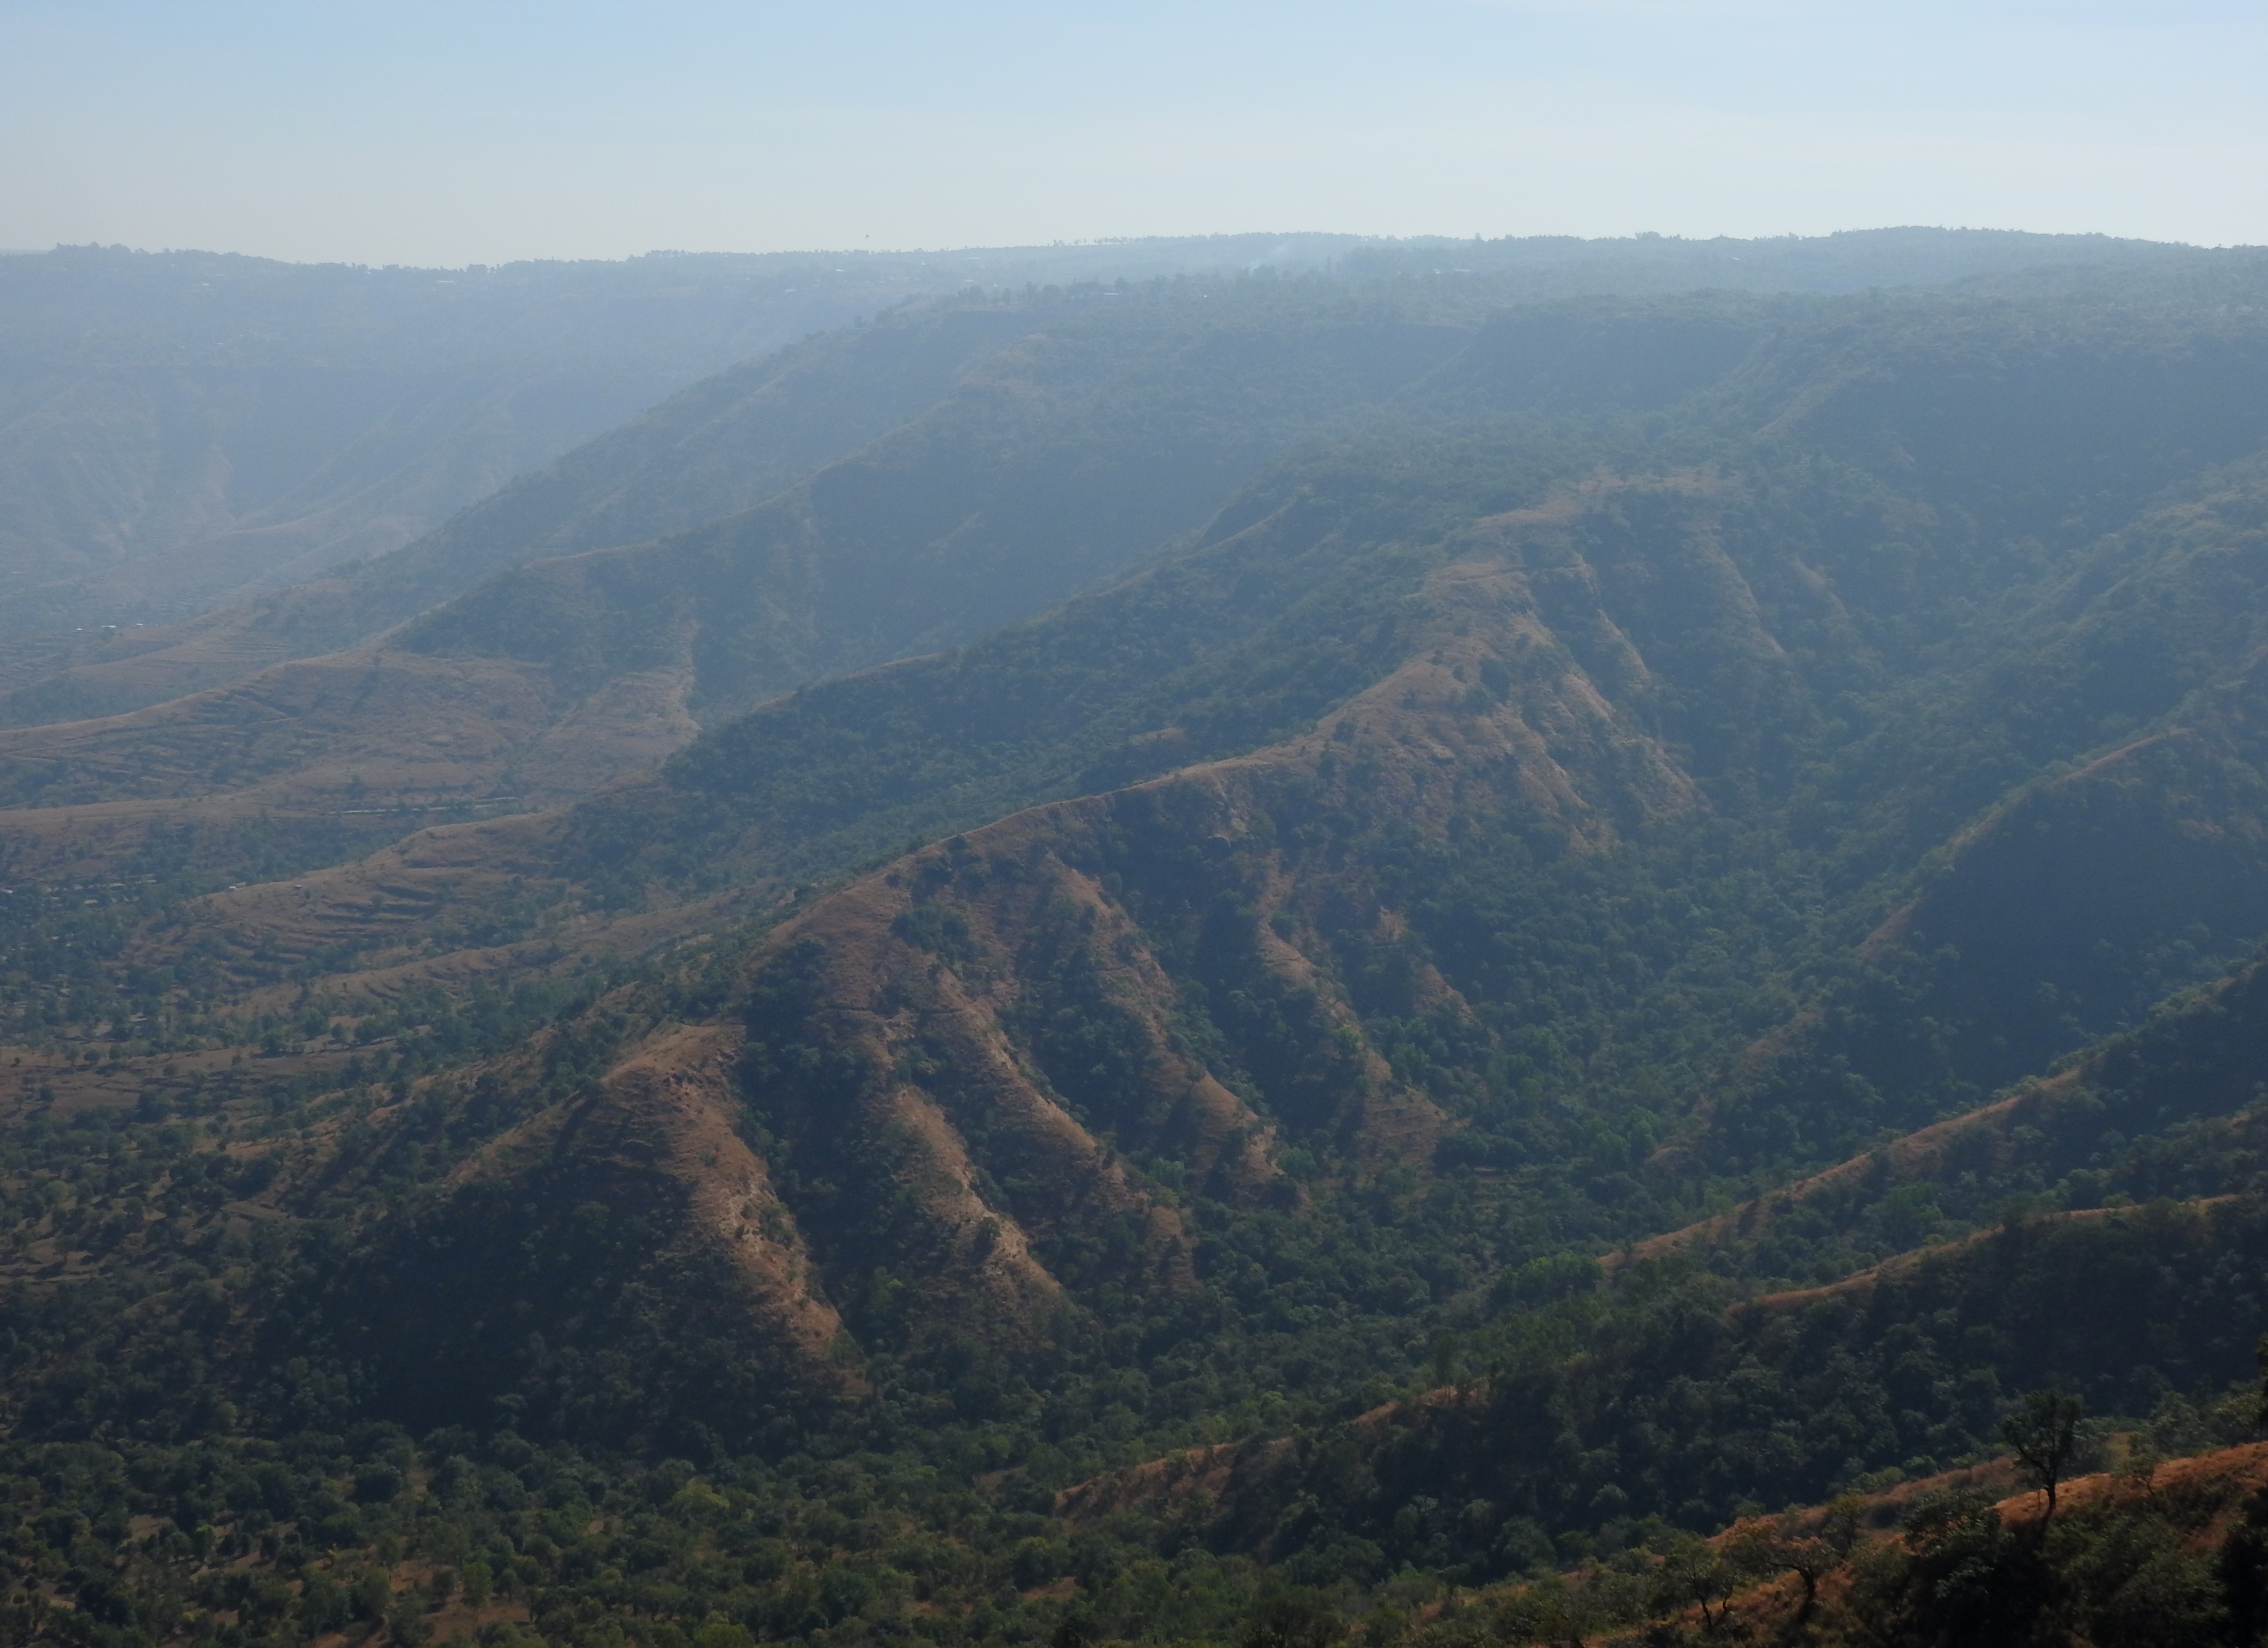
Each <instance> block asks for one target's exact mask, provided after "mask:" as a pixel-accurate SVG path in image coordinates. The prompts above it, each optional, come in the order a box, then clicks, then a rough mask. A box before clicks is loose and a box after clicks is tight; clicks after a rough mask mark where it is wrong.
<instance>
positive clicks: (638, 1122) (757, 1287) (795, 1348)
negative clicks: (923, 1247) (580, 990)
mask: <svg viewBox="0 0 2268 1648" xmlns="http://www.w3.org/2000/svg"><path fill="white" fill-rule="evenodd" d="M739 1052H740V1048H739V1045H738V1037H737V1035H736V1034H735V1033H734V1032H733V1031H732V1030H731V1029H729V1028H720V1027H717V1026H698V1027H696V1026H671V1027H669V1028H667V1029H666V1030H663V1031H661V1032H659V1034H655V1035H653V1036H652V1037H650V1038H648V1039H647V1040H646V1041H644V1043H643V1044H642V1045H641V1046H640V1047H639V1048H638V1049H637V1052H636V1053H634V1054H633V1055H632V1056H630V1057H629V1058H627V1059H625V1060H623V1061H622V1063H620V1064H618V1065H617V1066H616V1067H615V1069H614V1070H612V1071H611V1072H610V1073H609V1074H608V1078H607V1079H606V1082H605V1084H604V1085H603V1086H602V1087H601V1088H600V1091H599V1092H597V1093H593V1094H592V1095H590V1096H588V1097H586V1098H584V1099H581V1100H576V1101H574V1102H572V1103H571V1104H567V1105H563V1106H559V1107H555V1108H553V1109H551V1110H548V1111H546V1112H544V1113H543V1114H541V1115H539V1116H537V1117H536V1118H534V1120H533V1121H530V1122H527V1123H525V1124H523V1125H522V1126H520V1127H519V1128H516V1129H513V1130H512V1132H510V1133H508V1134H506V1135H504V1137H501V1138H499V1139H497V1141H495V1142H494V1143H493V1144H490V1146H489V1147H488V1148H487V1149H486V1150H484V1151H482V1152H481V1154H480V1155H478V1156H477V1157H475V1158H474V1159H472V1160H471V1161H469V1162H468V1163H467V1164H466V1165H465V1166H463V1167H462V1168H460V1170H459V1171H458V1172H457V1173H455V1174H453V1176H452V1178H451V1180H450V1181H449V1183H448V1186H447V1187H446V1188H447V1190H448V1191H449V1192H451V1193H456V1194H461V1193H462V1192H463V1191H465V1190H466V1189H467V1188H471V1187H474V1186H503V1187H505V1188H507V1189H509V1188H511V1187H512V1186H513V1185H514V1184H515V1183H516V1182H517V1181H522V1180H524V1179H526V1178H527V1175H528V1174H529V1173H530V1170H531V1169H534V1168H547V1167H554V1166H556V1164H557V1163H558V1162H559V1161H560V1159H563V1158H572V1159H577V1160H578V1161H579V1162H581V1163H582V1164H583V1165H585V1166H586V1167H595V1168H597V1169H598V1170H599V1175H598V1176H600V1177H602V1178H604V1179H606V1180H609V1181H615V1182H617V1183H619V1182H620V1181H623V1180H626V1179H634V1180H637V1181H644V1185H645V1187H646V1188H647V1189H648V1190H649V1191H650V1192H651V1193H652V1194H651V1195H649V1196H645V1197H643V1198H639V1199H642V1200H647V1201H652V1200H653V1199H655V1197H656V1196H658V1197H659V1201H660V1202H661V1203H663V1204H664V1205H665V1206H666V1207H667V1208H668V1209H669V1210H670V1212H671V1214H672V1216H673V1218H672V1225H673V1226H674V1228H673V1229H672V1230H671V1232H670V1233H669V1235H668V1236H666V1238H665V1240H664V1244H663V1251H662V1252H661V1253H660V1254H659V1255H658V1256H657V1259H658V1262H659V1265H660V1267H661V1268H662V1269H668V1268H669V1265H670V1260H671V1254H670V1251H669V1250H670V1248H672V1247H674V1246H676V1245H678V1244H685V1245H688V1246H699V1247H703V1248H706V1249H708V1250H710V1251H711V1252H715V1253H721V1254H724V1255H725V1257H726V1258H727V1260H728V1262H729V1271H730V1274H731V1275H732V1276H733V1278H734V1279H735V1281H736V1282H737V1283H738V1284H739V1287H740V1298H739V1299H736V1300H733V1301H729V1302H726V1301H710V1303H711V1305H712V1306H719V1305H721V1306H723V1307H724V1308H725V1309H727V1310H733V1311H736V1312H737V1313H740V1314H741V1315H742V1317H743V1318H744V1320H745V1321H746V1322H747V1325H748V1327H749V1328H750V1330H751V1332H752V1335H753V1336H754V1337H755V1338H757V1339H760V1340H762V1342H763V1343H765V1344H767V1345H768V1346H769V1347H770V1348H771V1350H773V1352H774V1353H775V1354H776V1355H777V1356H778V1357H780V1358H781V1360H782V1362H783V1364H784V1367H785V1369H786V1370H787V1371H789V1372H790V1373H791V1375H792V1377H794V1378H796V1379H801V1380H804V1381H807V1382H809V1383H811V1384H814V1385H815V1386H817V1387H821V1388H831V1389H835V1390H837V1391H839V1392H848V1391H849V1390H851V1389H852V1388H855V1387H856V1386H857V1384H858V1379H857V1376H856V1374H855V1373H853V1372H850V1371H848V1369H847V1368H846V1365H844V1363H843V1361H842V1359H841V1358H840V1357H838V1356H837V1355H836V1342H837V1340H838V1338H839V1337H840V1335H841V1334H842V1331H843V1322H842V1319H841V1318H840V1317H839V1316H837V1315H836V1312H835V1309H834V1307H833V1306H831V1305H829V1304H828V1303H827V1301H826V1299H824V1298H823V1297H822V1296H821V1294H820V1292H819V1291H818V1288H817V1285H816V1284H817V1276H816V1271H815V1267H814V1264H813V1262H812V1260H811V1256H810V1254H809V1252H808V1251H807V1250H806V1247H805V1246H804V1244H803V1242H802V1240H801V1238H800V1237H799V1234H798V1232H797V1231H796V1229H795V1225H794V1221H793V1219H792V1218H790V1217H789V1216H788V1214H787V1212H786V1210H785V1209H784V1206H783V1205H782V1203H781V1202H780V1199H779V1196H778V1193H777V1190H776V1189H775V1188H774V1187H773V1185H772V1183H771V1180H770V1173H769V1172H768V1171H767V1169H766V1168H765V1166H764V1164H763V1163H762V1161H760V1160H759V1159H757V1158H756V1157H755V1154H754V1153H753V1152H752V1151H750V1150H749V1149H748V1147H747V1144H746V1143H745V1142H744V1141H743V1140H742V1139H741V1137H740V1133H739V1132H738V1131H737V1130H736V1129H735V1128H734V1126H733V1120H734V1117H735V1115H736V1114H737V1112H738V1110H739V1106H740V1100H739V1095H738V1093H736V1091H735V1087H734V1081H733V1066H734V1063H735V1061H736V1059H737V1058H738V1056H739Z"/></svg>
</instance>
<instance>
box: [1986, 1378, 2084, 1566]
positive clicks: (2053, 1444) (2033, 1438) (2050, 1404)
mask: <svg viewBox="0 0 2268 1648" xmlns="http://www.w3.org/2000/svg"><path fill="white" fill-rule="evenodd" d="M2085 1411H2086V1405H2085V1404H2084V1403H2082V1402H2080V1399H2079V1398H2078V1397H2076V1396H2074V1395H2073V1394H2070V1393H2069V1392H2068V1391H2060V1390H2057V1389H2055V1388H2054V1387H2049V1388H2048V1389H2046V1390H2036V1391H2027V1392H2026V1393H2025V1394H2024V1400H2023V1402H2022V1403H2021V1406H2019V1407H2018V1408H2017V1409H2016V1411H2015V1412H2014V1413H2013V1414H2010V1415H2009V1416H2007V1418H2006V1419H2004V1420H2002V1421H2001V1422H2000V1436H2001V1438H2002V1439H2003V1440H2005V1441H2006V1442H2007V1445H2008V1446H2010V1447H2011V1448H2013V1449H2014V1451H2015V1455H2016V1464H2017V1466H2018V1468H2020V1469H2021V1471H2022V1472H2023V1474H2024V1475H2025V1476H2026V1477H2027V1478H2028V1479H2029V1481H2030V1482H2032V1484H2033V1485H2034V1486H2035V1487H2038V1488H2043V1489H2045V1490H2047V1496H2048V1504H2047V1511H2046V1512H2045V1514H2044V1515H2043V1516H2042V1517H2041V1518H2040V1528H2041V1531H2042V1533H2043V1534H2044V1533H2045V1532H2046V1529H2047V1525H2048V1523H2049V1522H2050V1521H2051V1519H2053V1518H2054V1516H2055V1510H2056V1489H2057V1486H2058V1484H2059V1483H2060V1482H2062V1481H2063V1478H2064V1473H2065V1471H2066V1469H2067V1468H2069V1466H2070V1464H2071V1456H2072V1451H2073V1448H2075V1447H2076V1446H2078V1442H2079V1421H2080V1415H2081V1414H2082V1413H2083V1412H2085Z"/></svg>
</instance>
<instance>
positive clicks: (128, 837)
mask: <svg viewBox="0 0 2268 1648" xmlns="http://www.w3.org/2000/svg"><path fill="white" fill-rule="evenodd" d="M683 688H684V677H683V674H682V673H681V672H679V671H673V670H666V669H663V670H650V671H643V672H638V673H633V674H628V675H622V676H617V677H615V678H613V679H610V680H608V681H602V682H601V683H600V684H599V685H598V686H597V688H595V689H593V690H588V691H582V692H578V691H577V690H575V689H573V688H563V687H562V686H561V685H560V683H558V682H557V681H555V680H554V679H553V676H552V673H551V671H550V670H549V668H548V667H547V666H541V665H528V664H520V663H512V662H507V661H504V660H498V659H489V658H427V657H423V656H420V655H417V654H414V653H405V652H401V651H390V650H387V649H385V648H383V647H379V646H372V647H365V648H359V649H357V650H356V651H350V652H342V653H336V654H333V655H331V656H329V657H327V658H308V659H301V660H298V661H294V662H291V663H288V664H283V665H279V666H275V667H273V668H270V669H268V670H265V671H262V672H261V673H260V674H258V675H255V676H253V677H252V678H250V679H249V680H247V681H239V682H237V683H235V684H233V685H231V686H228V687H223V688H214V689H211V690H210V691H207V692H203V693H199V694H195V695H192V696H190V697H188V698H184V699H178V700H175V701H174V702H173V703H166V704H161V705H158V706H155V707H153V708H151V709H148V710H136V711H135V712H133V713H131V714H129V715H123V716H116V717H108V718H106V719H103V720H98V721H80V722H68V723H64V724H62V725H54V726H42V727H29V728H18V729H14V730H12V731H7V732H0V800H4V801H5V802H6V803H8V804H9V805H8V807H7V810H6V811H4V812H0V842H5V843H6V846H7V848H8V849H9V850H10V851H11V855H12V856H11V859H10V863H11V867H12V873H14V874H17V875H19V876H24V875H38V874H42V873H55V874H62V873H68V872H70V871H71V870H73V869H75V868H77V867H80V866H83V865H85V864H95V863H99V862H101V861H103V860H105V859H111V858H115V857H122V856H124V855H126V854H128V853H130V852H131V851H132V850H134V849H135V847H136V845H137V843H138V842H139V841H140V839H141V838H143V837H144V836H145V835H148V834H149V833H150V832H151V831H153V830H158V829H175V828H180V827H183V826H189V827H195V828H200V829H203V830H216V829H217V830H219V831H221V832H225V831H227V830H229V829H231V828H244V827H246V826H247V825H248V824H250V823H252V822H254V820H259V819H260V818H261V816H262V815H280V816H290V817H294V818H298V819H302V820H308V819H320V820H328V821H329V822H330V823H331V824H332V826H333V827H334V828H335V829H336V830H337V831H338V833H339V834H340V835H342V838H344V839H348V840H351V839H352V838H353V837H354V836H356V835H362V836H364V837H365V839H368V838H370V837H372V836H375V837H378V838H379V839H383V838H384V837H385V836H387V835H398V834H399V833H400V832H401V829H402V828H405V827H412V828H414V826H415V824H416V821H417V820H418V818H419V817H420V816H421V813H422V810H425V809H431V808H432V807H435V806H448V805H468V804H475V803H485V804H490V805H498V806H543V805H547V804H549V803H551V802H555V801H558V800H562V799H565V798H571V797H574V796H578V795H582V794H586V793H588V792H589V791H592V790H593V789H596V788H598V787H599V786H600V784H605V783H606V782H608V780H609V779H612V778H615V777H617V776H621V775H622V774H624V773H626V772H630V771H635V770H637V769H640V768H644V767H647V766H651V765H652V763H653V762H655V761H659V760H660V759H661V758H662V757H663V756H665V755H666V754H669V753H670V752H671V751H672V750H674V749H675V748H677V747H679V746H680V745H681V744H682V743H683V742H684V741H685V740H686V739H688V738H689V737H691V736H692V734H693V732H694V730H695V729H694V726H693V724H692V722H691V720H690V719H689V717H687V716H686V714H685V710H684V704H683Z"/></svg>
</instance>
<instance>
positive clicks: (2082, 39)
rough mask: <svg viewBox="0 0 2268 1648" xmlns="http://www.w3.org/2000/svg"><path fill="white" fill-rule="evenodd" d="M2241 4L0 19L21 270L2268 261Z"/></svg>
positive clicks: (615, 9) (803, 9) (1229, 3)
mask: <svg viewBox="0 0 2268 1648" xmlns="http://www.w3.org/2000/svg"><path fill="white" fill-rule="evenodd" d="M2264 65H2268V4H2263V3H2262V0H2249V3H2247V4H2235V3H2233V0H2211V3H2203V0H2199V3H2190V0H2155V3H2154V4H2128V3H2125V0H2121V3H2119V4H2108V3H2095V0H2053V3H2049V0H2027V3H2025V4H1995V3H1994V0H1967V3H1966V4H1937V3H1936V0H1904V3H1903V4H1896V5H1889V4H1871V3H1868V4H1858V3H1852V4H1823V3H1819V0H1746V3H1742V0H1404V3H1403V4H1355V3H1352V0H1303V3H1302V4H1277V3H1276V0H1209V3H1208V4H1185V3H1184V0H1125V3H1123V4H1088V3H1086V0H1073V3H1058V4H1017V3H1015V0H919V3H910V0H832V3H830V4H761V3H754V4H703V3H700V0H647V4H640V5H636V6H630V5H622V4H584V3H580V0H542V4H534V3H531V0H451V3H450V4H427V3H426V0H383V3H382V4H378V3H372V0H290V3H289V4H242V3H239V0H48V3H44V4H42V3H39V0H0V246H6V247H37V246H48V245H51V244H54V243H55V242H58V241H71V242H84V241H88V240H99V241H103V242H124V243H126V244H128V245H132V246H149V247H159V246H200V247H208V248H212V249H216V250H223V251H242V252H256V253H262V254H269V255H271V256H276V257H285V258H294V259H346V260H350V261H362V262H372V263H382V262H404V263H412V262H415V263H464V262H474V261H489V262H493V261H504V260H508V259H511V258H515V257H535V256H559V257H563V256H618V255H622V254H629V253H634V252H643V251H647V250H651V249H654V248H658V247H676V248H683V249H689V250H742V251H760V250H773V249H781V248H791V247H805V246H829V247H858V246H873V247H875V248H877V249H880V248H884V247H899V246H968V245H1002V244H1008V243H1015V242H1032V241H1048V240H1055V239H1088V238H1094V237H1101V236H1110V235H1141V234H1187V233H1204V232H1216V231H1237V230H1256V229H1265V230H1295V229H1318V230H1345V231H1355V232H1368V233H1381V234H1415V233H1441V234H1458V235H1469V234H1486V235H1491V236H1493V235H1501V234H1528V233H1545V232H1550V233H1574V234H1619V233H1627V232H1632V231H1638V230H1649V229H1650V230H1655V231H1659V232H1662V233H1668V234H1687V235H1710V234H1719V233H1722V234H1737V235H1749V234H1777V233H1786V232H1801V233H1813V232H1823V231H1827V230H1831V229H1839V228H1864V227H1873V226H1878V225H1882V224H1910V223H1911V224H1971V225H1985V226H1992V227H2007V228H2023V229H2043V230H2080V229H2099V230H2104V231H2108V232H2113V233H2118V234H2129V235H2142V236H2150V237H2154V238H2160V239H2186V240H2197V241H2205V242H2215V243H2223V242H2229V241H2249V242H2264V241H2268V95H2264V93H2263V91H2262V89H2261V79H2260V77H2261V74H2262V70H2263V68H2264Z"/></svg>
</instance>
